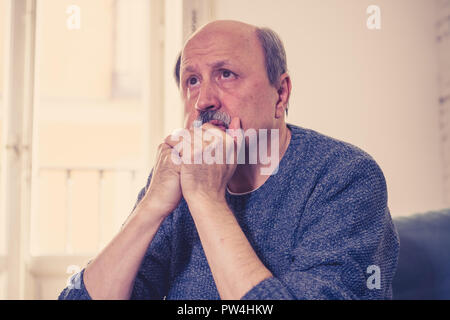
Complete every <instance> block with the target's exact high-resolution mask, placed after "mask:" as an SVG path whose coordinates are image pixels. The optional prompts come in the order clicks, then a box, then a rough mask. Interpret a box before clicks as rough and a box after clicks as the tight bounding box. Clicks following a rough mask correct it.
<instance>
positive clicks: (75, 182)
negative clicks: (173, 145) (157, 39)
mask: <svg viewBox="0 0 450 320" xmlns="http://www.w3.org/2000/svg"><path fill="white" fill-rule="evenodd" d="M76 3H77V5H76V6H73V1H70V0H46V1H39V2H38V16H37V30H38V34H37V56H36V68H37V73H36V96H37V105H36V114H37V115H38V117H37V119H36V121H37V122H36V125H37V127H38V135H37V138H36V141H35V144H36V146H37V153H38V155H37V157H36V163H35V165H36V166H37V167H38V172H37V179H36V180H37V181H36V187H35V189H34V191H35V192H37V193H38V196H36V197H35V198H34V199H36V200H37V201H36V202H35V203H34V206H33V212H32V223H31V232H32V233H31V248H30V249H31V253H32V255H49V254H78V255H79V254H92V253H95V252H97V251H98V250H99V248H101V247H102V246H103V245H104V244H106V243H107V242H108V241H109V240H110V239H111V238H112V236H113V235H114V234H115V233H116V232H117V231H118V230H119V227H120V225H121V223H122V222H123V221H124V220H125V217H126V216H127V215H128V214H129V213H130V211H131V209H132V207H133V204H134V202H135V200H136V195H137V194H138V190H139V188H141V187H142V186H143V184H144V183H145V178H146V176H147V175H148V171H147V172H146V170H143V168H144V166H145V165H144V163H143V160H144V159H145V156H144V153H145V145H144V133H145V130H144V128H145V125H146V123H145V122H144V121H143V119H144V117H143V114H144V108H143V92H142V90H143V82H144V74H143V70H144V68H142V66H143V65H145V61H144V59H145V56H144V51H145V39H146V38H147V37H148V31H147V30H146V29H145V28H144V26H145V19H146V12H148V8H147V6H148V2H147V1H145V0H134V1H125V0H117V1H113V0H97V1H88V0H85V1H77V2H76Z"/></svg>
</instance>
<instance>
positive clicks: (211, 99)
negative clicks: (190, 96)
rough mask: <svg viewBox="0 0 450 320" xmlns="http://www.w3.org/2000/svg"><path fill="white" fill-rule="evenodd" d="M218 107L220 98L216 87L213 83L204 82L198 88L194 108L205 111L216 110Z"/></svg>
mask: <svg viewBox="0 0 450 320" xmlns="http://www.w3.org/2000/svg"><path fill="white" fill-rule="evenodd" d="M220 107H221V106H220V100H219V97H218V94H217V90H216V88H215V87H214V85H213V84H211V83H208V82H204V83H203V84H202V86H201V88H200V92H199V94H198V97H197V102H196V104H195V109H197V110H198V111H207V110H216V109H219V108H220Z"/></svg>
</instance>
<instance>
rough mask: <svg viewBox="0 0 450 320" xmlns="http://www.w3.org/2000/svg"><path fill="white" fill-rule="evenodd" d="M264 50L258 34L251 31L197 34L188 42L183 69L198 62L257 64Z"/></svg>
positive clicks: (182, 58)
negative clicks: (250, 62)
mask: <svg viewBox="0 0 450 320" xmlns="http://www.w3.org/2000/svg"><path fill="white" fill-rule="evenodd" d="M261 55H262V48H261V45H260V43H259V40H258V38H257V36H256V32H251V31H249V30H242V31H240V30H236V29H231V30H212V31H205V32H201V33H199V34H196V35H195V36H193V37H192V38H191V39H189V40H188V41H187V42H186V45H185V46H184V48H183V51H182V56H181V69H184V68H186V67H188V66H192V64H196V63H198V62H202V63H203V62H206V63H208V62H212V61H225V60H227V61H230V62H231V61H234V62H236V63H239V62H249V61H252V62H256V61H257V60H258V58H261Z"/></svg>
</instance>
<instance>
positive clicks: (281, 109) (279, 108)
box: [275, 72, 292, 119]
mask: <svg viewBox="0 0 450 320" xmlns="http://www.w3.org/2000/svg"><path fill="white" fill-rule="evenodd" d="M291 90H292V83H291V78H290V77H289V75H288V74H287V72H285V73H283V74H282V75H281V76H280V81H279V86H278V89H277V94H278V101H277V104H276V106H275V118H277V119H279V118H281V117H282V116H283V115H284V113H285V111H286V108H287V106H288V102H289V97H290V95H291Z"/></svg>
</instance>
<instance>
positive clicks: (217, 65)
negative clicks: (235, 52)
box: [182, 60, 230, 73]
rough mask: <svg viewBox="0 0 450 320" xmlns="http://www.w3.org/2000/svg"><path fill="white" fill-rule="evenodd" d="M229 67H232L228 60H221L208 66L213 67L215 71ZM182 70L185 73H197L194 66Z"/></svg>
mask: <svg viewBox="0 0 450 320" xmlns="http://www.w3.org/2000/svg"><path fill="white" fill-rule="evenodd" d="M227 65H230V62H229V61H228V60H220V61H215V62H213V63H209V64H208V66H209V67H212V68H213V69H218V68H222V67H224V66H227ZM182 70H183V72H192V73H194V72H196V69H195V68H194V67H192V66H186V67H183V68H182Z"/></svg>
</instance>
